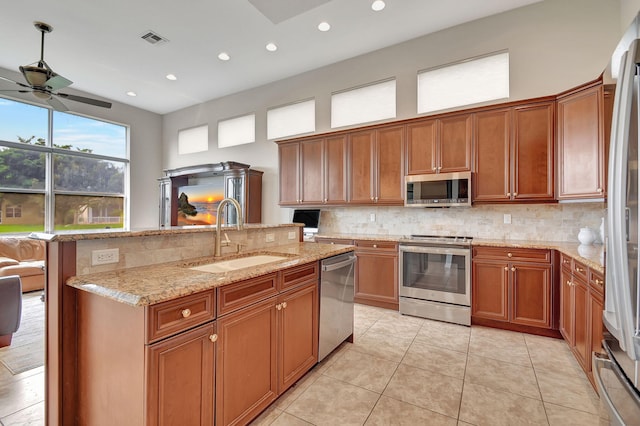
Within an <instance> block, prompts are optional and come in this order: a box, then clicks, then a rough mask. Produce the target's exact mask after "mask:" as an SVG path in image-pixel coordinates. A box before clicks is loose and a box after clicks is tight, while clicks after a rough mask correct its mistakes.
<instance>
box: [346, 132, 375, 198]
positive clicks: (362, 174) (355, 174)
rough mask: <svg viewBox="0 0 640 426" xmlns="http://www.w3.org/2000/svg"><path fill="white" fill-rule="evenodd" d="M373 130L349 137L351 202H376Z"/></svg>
mask: <svg viewBox="0 0 640 426" xmlns="http://www.w3.org/2000/svg"><path fill="white" fill-rule="evenodd" d="M374 142H375V134H374V131H373V130H368V131H364V132H358V133H353V134H351V135H350V137H349V188H350V191H349V202H350V203H358V204H372V203H373V202H374V195H373V194H374V191H373V185H374V154H375V144H374Z"/></svg>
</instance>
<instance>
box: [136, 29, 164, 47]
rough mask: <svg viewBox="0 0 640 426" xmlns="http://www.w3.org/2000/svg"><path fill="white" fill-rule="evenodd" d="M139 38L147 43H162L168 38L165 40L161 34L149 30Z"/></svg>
mask: <svg viewBox="0 0 640 426" xmlns="http://www.w3.org/2000/svg"><path fill="white" fill-rule="evenodd" d="M141 38H142V39H143V40H144V41H146V42H147V43H150V44H162V43H166V42H168V41H169V40H167V39H166V38H164V37H162V36H161V35H159V34H157V33H155V32H153V31H151V30H149V31H147V32H145V33H144V34H143V35H142V36H141Z"/></svg>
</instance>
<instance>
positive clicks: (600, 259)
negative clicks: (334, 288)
mask: <svg viewBox="0 0 640 426" xmlns="http://www.w3.org/2000/svg"><path fill="white" fill-rule="evenodd" d="M316 238H336V239H353V240H376V241H394V242H398V241H399V240H400V239H402V238H407V236H406V235H371V234H368V235H364V234H318V235H317V236H316ZM472 245H474V246H489V247H514V248H516V247H520V248H539V249H551V250H558V251H559V252H561V253H564V254H566V255H568V256H571V257H573V258H574V259H576V260H578V261H579V262H582V263H584V264H585V265H586V266H588V267H590V268H592V269H593V270H595V271H598V272H600V273H604V246H603V245H601V244H596V245H590V246H585V245H580V244H577V243H570V242H559V241H530V240H489V239H483V238H474V239H473V241H472Z"/></svg>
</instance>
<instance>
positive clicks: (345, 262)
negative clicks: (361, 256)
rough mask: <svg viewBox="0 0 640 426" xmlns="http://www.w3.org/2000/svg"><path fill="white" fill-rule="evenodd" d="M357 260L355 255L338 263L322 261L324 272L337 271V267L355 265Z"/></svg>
mask: <svg viewBox="0 0 640 426" xmlns="http://www.w3.org/2000/svg"><path fill="white" fill-rule="evenodd" d="M355 262H356V257H355V256H349V258H348V259H347V260H343V261H342V262H336V263H328V264H324V262H323V263H322V272H329V271H335V270H336V269H340V268H344V267H345V266H349V265H353V264H354V263H355Z"/></svg>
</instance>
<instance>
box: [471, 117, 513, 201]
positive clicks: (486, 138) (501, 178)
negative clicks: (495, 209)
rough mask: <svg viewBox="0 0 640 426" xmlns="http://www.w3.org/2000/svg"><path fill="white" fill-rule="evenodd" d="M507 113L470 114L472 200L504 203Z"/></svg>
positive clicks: (507, 191)
mask: <svg viewBox="0 0 640 426" xmlns="http://www.w3.org/2000/svg"><path fill="white" fill-rule="evenodd" d="M510 117H511V111H510V110H509V109H499V110H493V111H487V112H481V113H477V114H474V125H475V134H474V135H475V136H474V149H475V153H476V157H475V171H476V173H475V175H474V180H473V201H474V202H475V201H493V202H495V201H508V200H509V199H510V198H511V197H510V196H511V194H510V186H509V185H510V183H509V176H510V175H509V149H510V143H509V141H510V137H509V132H510V126H511V118H510Z"/></svg>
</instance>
